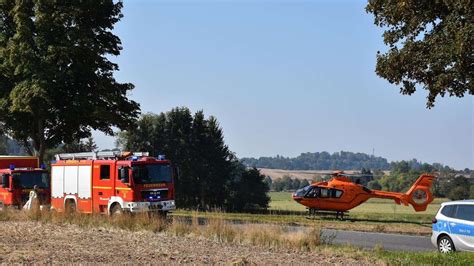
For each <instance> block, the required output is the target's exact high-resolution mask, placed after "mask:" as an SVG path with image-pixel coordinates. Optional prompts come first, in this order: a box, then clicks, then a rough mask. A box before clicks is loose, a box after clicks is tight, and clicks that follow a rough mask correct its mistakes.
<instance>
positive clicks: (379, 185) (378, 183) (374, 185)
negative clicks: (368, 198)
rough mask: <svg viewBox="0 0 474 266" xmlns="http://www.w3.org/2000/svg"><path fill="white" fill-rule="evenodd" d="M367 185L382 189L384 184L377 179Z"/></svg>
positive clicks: (371, 187)
mask: <svg viewBox="0 0 474 266" xmlns="http://www.w3.org/2000/svg"><path fill="white" fill-rule="evenodd" d="M367 187H368V188H370V189H375V190H381V189H382V185H381V184H380V182H379V181H377V180H372V181H370V182H369V184H368V185H367Z"/></svg>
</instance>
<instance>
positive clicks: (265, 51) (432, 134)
mask: <svg viewBox="0 0 474 266" xmlns="http://www.w3.org/2000/svg"><path fill="white" fill-rule="evenodd" d="M364 7H365V2H364V1H329V0H328V1H289V0H288V1H250V0H247V1H243V0H242V1H237V0H235V1H230V0H228V1H224V0H222V1H217V0H214V1H179V0H175V1H152V0H149V1H145V0H141V1H140V0H133V1H131V0H128V1H125V3H124V9H123V13H124V16H125V17H124V18H123V19H122V21H121V22H119V23H118V24H117V27H116V29H115V33H116V34H117V35H118V36H119V37H120V38H121V40H122V42H123V47H124V49H123V51H122V54H121V55H120V56H119V57H117V58H113V61H115V62H117V63H118V64H119V66H120V72H118V73H116V77H117V79H118V80H119V81H122V82H132V83H133V84H135V86H136V88H135V90H134V91H133V92H132V93H131V97H132V98H133V99H134V100H136V101H138V102H139V103H140V104H141V108H142V112H143V113H147V112H154V113H159V112H162V111H168V110H170V109H171V108H173V107H176V106H187V107H189V108H191V110H192V111H197V110H200V109H203V110H204V112H205V113H206V114H207V115H213V116H216V117H217V119H218V120H219V121H220V124H221V126H222V127H223V129H224V133H225V139H226V142H227V144H228V145H229V147H230V149H231V150H232V151H234V152H236V153H237V156H239V157H247V156H253V157H259V156H274V155H277V154H280V155H284V156H297V155H298V154H300V153H302V152H316V151H329V152H337V151H341V150H345V151H354V152H366V153H372V149H375V154H376V155H379V156H383V157H386V158H388V159H389V160H402V159H412V158H417V159H419V160H421V161H424V162H430V163H432V162H441V163H444V164H448V165H450V166H453V167H455V168H465V167H469V168H474V154H473V153H474V141H473V140H474V132H473V127H474V97H472V96H466V97H465V98H462V99H458V98H438V99H437V104H436V106H435V108H434V109H432V110H429V109H426V108H425V104H426V95H427V93H426V92H425V91H421V90H420V91H418V92H417V93H416V94H415V95H413V96H403V95H400V94H399V89H398V88H397V87H396V86H395V85H391V84H389V83H388V82H387V81H385V80H383V79H381V78H379V77H378V76H377V75H376V74H375V72H374V69H375V55H376V52H377V51H378V50H381V51H384V50H386V47H385V46H384V44H383V41H382V37H381V34H382V30H381V29H379V28H377V27H376V26H375V25H374V24H373V17H372V16H371V15H370V14H367V13H366V12H365V10H364ZM94 136H95V138H96V141H97V143H98V144H99V146H100V148H111V147H113V145H114V144H113V142H114V140H113V138H110V137H105V136H103V135H102V134H99V133H95V134H94Z"/></svg>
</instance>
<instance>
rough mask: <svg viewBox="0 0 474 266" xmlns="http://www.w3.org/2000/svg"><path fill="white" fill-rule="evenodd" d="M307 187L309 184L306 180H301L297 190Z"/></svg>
mask: <svg viewBox="0 0 474 266" xmlns="http://www.w3.org/2000/svg"><path fill="white" fill-rule="evenodd" d="M307 186H309V182H308V180H307V179H303V180H302V181H301V183H300V187H299V188H303V187H307Z"/></svg>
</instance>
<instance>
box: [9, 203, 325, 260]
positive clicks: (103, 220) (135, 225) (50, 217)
mask: <svg viewBox="0 0 474 266" xmlns="http://www.w3.org/2000/svg"><path fill="white" fill-rule="evenodd" d="M198 217H199V213H197V212H195V213H193V215H192V217H191V219H189V218H183V217H173V219H172V220H167V219H163V218H161V217H154V216H149V215H147V214H146V213H143V214H135V215H127V214H123V215H119V216H116V217H109V216H105V215H91V214H80V213H74V214H65V213H58V212H52V211H45V210H43V211H39V210H37V211H16V210H9V209H7V210H5V211H2V212H0V221H28V220H29V221H35V222H39V223H52V224H59V225H61V224H73V225H77V226H79V227H82V228H94V227H103V228H119V229H123V230H127V231H141V230H144V231H151V232H164V233H166V234H168V235H174V236H199V237H204V238H206V239H209V240H212V241H216V242H220V243H235V244H249V245H254V246H260V247H270V248H277V249H292V250H300V251H311V250H315V249H316V248H317V247H318V246H320V245H323V244H327V240H325V239H322V237H321V227H320V226H319V225H317V224H315V225H314V226H312V227H310V229H308V230H304V231H294V230H290V229H288V228H287V227H282V226H278V225H265V224H244V225H234V224H232V223H231V222H229V221H227V220H225V219H223V218H219V217H217V218H209V219H206V220H205V222H204V224H202V225H200V224H199V219H198Z"/></svg>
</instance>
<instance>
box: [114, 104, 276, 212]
mask: <svg viewBox="0 0 474 266" xmlns="http://www.w3.org/2000/svg"><path fill="white" fill-rule="evenodd" d="M117 142H118V144H119V146H121V147H122V148H124V149H127V150H134V151H148V152H150V153H151V155H153V156H157V155H159V154H165V155H166V156H167V157H168V158H169V159H171V160H172V161H173V162H174V163H176V164H177V165H178V166H179V169H180V175H179V177H178V178H177V179H176V201H177V204H178V206H180V207H188V208H196V207H197V208H202V209H211V208H224V209H226V210H235V211H242V210H246V209H248V208H255V207H258V208H262V207H263V208H266V207H267V205H268V198H267V196H266V192H267V191H268V187H267V186H266V184H265V182H264V180H263V178H264V177H263V176H261V175H260V174H259V173H258V171H256V170H247V169H246V168H245V167H243V165H242V164H241V163H240V162H238V161H237V160H236V158H235V156H234V155H233V153H232V152H231V151H230V150H229V148H228V147H227V145H225V142H224V135H223V132H222V129H221V128H220V126H219V123H218V122H217V120H216V118H214V117H209V118H207V119H206V118H205V116H204V113H203V112H202V111H199V112H196V113H195V114H194V115H193V114H191V112H190V110H189V109H188V108H175V109H173V110H171V111H170V112H167V113H161V114H159V115H156V114H145V115H143V116H142V118H141V119H140V120H139V121H138V123H137V126H136V127H134V128H133V129H130V130H128V131H123V132H121V133H120V134H119V138H118V140H117ZM239 201H242V202H239Z"/></svg>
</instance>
